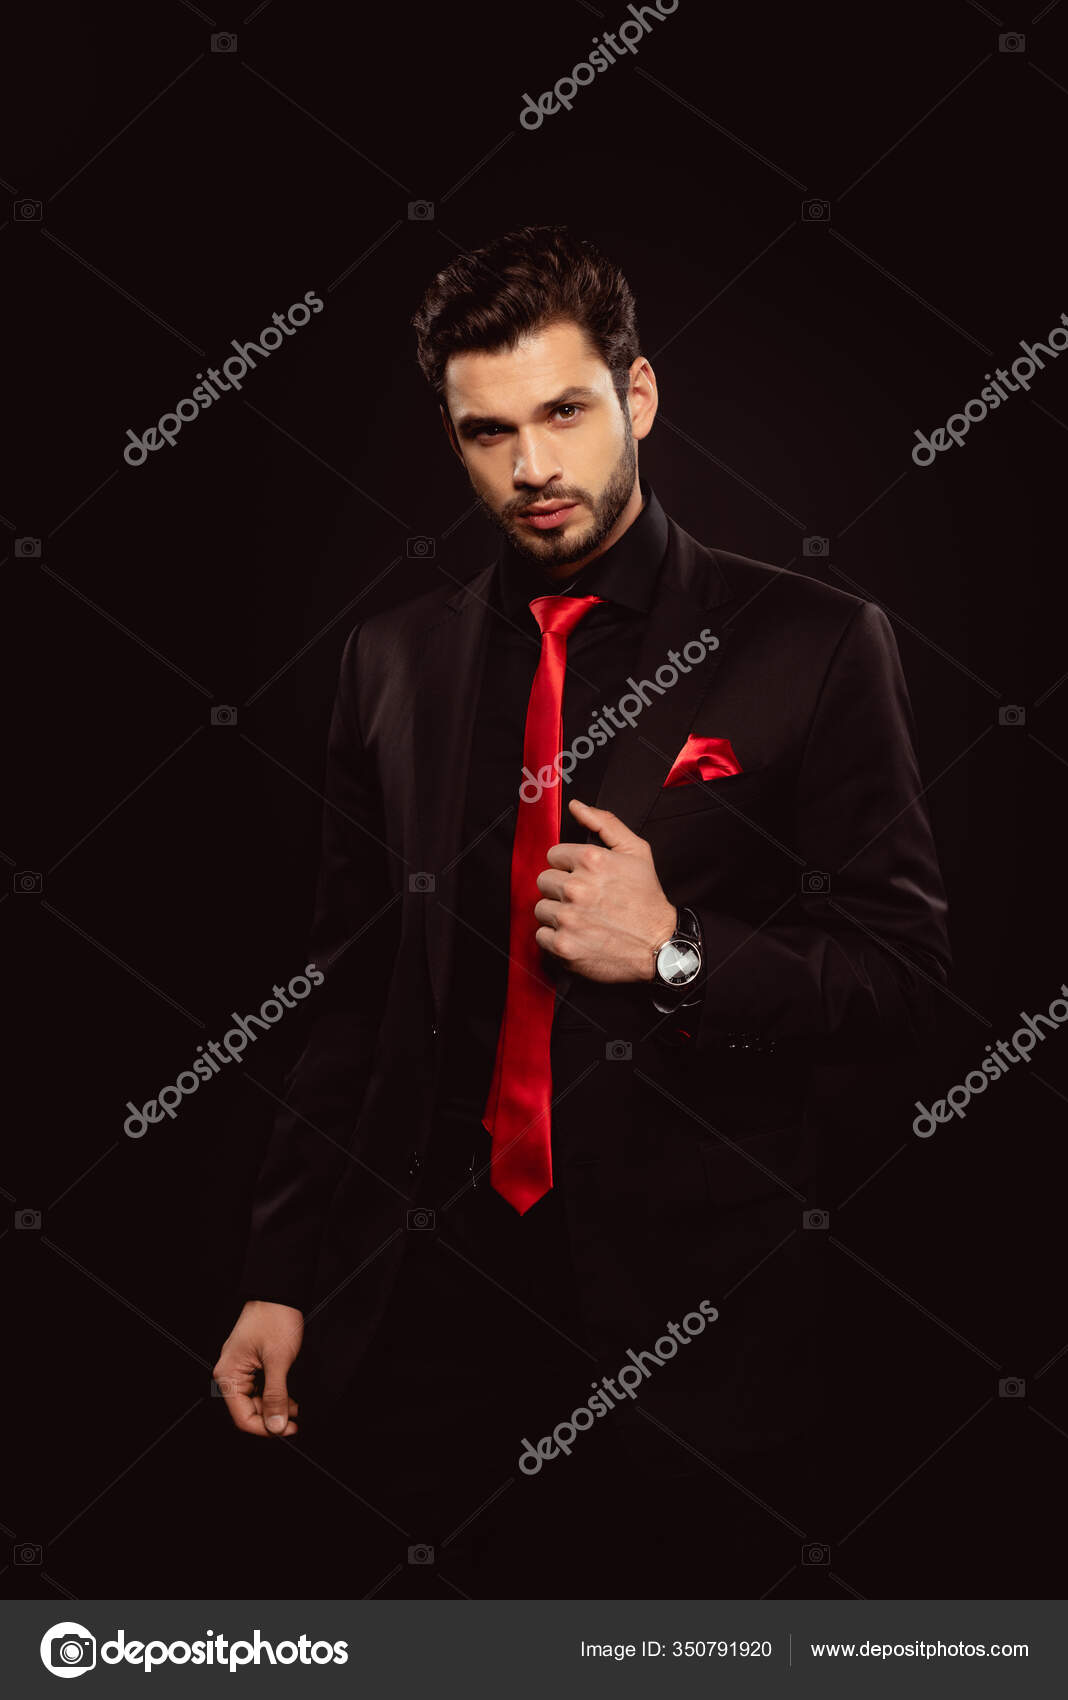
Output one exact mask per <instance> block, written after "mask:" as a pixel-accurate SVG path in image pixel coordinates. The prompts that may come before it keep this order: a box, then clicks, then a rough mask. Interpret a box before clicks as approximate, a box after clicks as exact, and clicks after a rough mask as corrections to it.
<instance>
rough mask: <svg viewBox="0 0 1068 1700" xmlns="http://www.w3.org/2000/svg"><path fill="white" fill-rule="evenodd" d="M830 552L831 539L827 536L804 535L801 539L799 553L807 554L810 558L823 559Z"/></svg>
mask: <svg viewBox="0 0 1068 1700" xmlns="http://www.w3.org/2000/svg"><path fill="white" fill-rule="evenodd" d="M830 552H831V540H830V538H829V537H805V538H802V540H801V553H802V555H807V556H808V557H809V559H810V560H811V559H813V558H815V559H816V560H818V561H825V560H826V559H827V556H828V555H829V554H830Z"/></svg>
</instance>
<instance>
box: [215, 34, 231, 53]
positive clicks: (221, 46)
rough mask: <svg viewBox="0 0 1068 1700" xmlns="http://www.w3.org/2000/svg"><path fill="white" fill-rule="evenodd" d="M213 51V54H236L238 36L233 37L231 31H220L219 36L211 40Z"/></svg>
mask: <svg viewBox="0 0 1068 1700" xmlns="http://www.w3.org/2000/svg"><path fill="white" fill-rule="evenodd" d="M211 51H212V52H213V53H236V52H237V37H236V35H233V34H232V33H231V32H230V31H229V30H220V31H219V33H218V34H217V35H213V36H212V38H211Z"/></svg>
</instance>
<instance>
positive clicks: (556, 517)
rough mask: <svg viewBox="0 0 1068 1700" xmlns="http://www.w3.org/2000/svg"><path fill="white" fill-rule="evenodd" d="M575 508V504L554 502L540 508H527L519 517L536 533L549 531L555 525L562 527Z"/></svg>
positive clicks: (576, 504)
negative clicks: (532, 527)
mask: <svg viewBox="0 0 1068 1700" xmlns="http://www.w3.org/2000/svg"><path fill="white" fill-rule="evenodd" d="M577 507H578V503H577V502H555V503H551V504H548V505H546V506H545V507H541V508H527V509H525V510H524V512H523V513H521V514H520V516H519V517H520V519H521V520H523V521H524V523H525V524H527V525H532V526H534V528H535V530H537V531H549V530H551V528H552V527H553V526H555V525H562V524H563V523H564V521H565V520H566V519H567V516H568V514H569V513H571V512H572V511H573V510H574V509H575V508H577Z"/></svg>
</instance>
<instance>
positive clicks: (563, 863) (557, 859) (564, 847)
mask: <svg viewBox="0 0 1068 1700" xmlns="http://www.w3.org/2000/svg"><path fill="white" fill-rule="evenodd" d="M586 848H587V846H586V845H584V844H550V846H549V848H548V850H546V852H545V860H546V861H547V862H548V864H549V866H550V868H557V869H558V870H559V871H560V872H562V873H571V872H572V871H573V870H574V869H575V868H576V867H577V866H578V852H579V851H580V850H584V849H586Z"/></svg>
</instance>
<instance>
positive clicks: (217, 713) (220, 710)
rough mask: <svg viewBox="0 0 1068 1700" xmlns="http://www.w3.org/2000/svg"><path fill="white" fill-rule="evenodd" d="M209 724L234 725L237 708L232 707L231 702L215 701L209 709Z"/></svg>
mask: <svg viewBox="0 0 1068 1700" xmlns="http://www.w3.org/2000/svg"><path fill="white" fill-rule="evenodd" d="M211 724H212V725H213V726H236V725H237V709H236V708H234V706H233V704H232V703H228V702H218V703H216V704H215V707H214V708H213V709H212V711H211Z"/></svg>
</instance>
